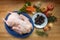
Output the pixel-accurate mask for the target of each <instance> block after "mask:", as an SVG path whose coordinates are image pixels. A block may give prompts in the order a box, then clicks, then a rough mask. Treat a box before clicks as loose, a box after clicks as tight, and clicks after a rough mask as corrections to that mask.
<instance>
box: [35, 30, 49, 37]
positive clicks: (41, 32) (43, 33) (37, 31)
mask: <svg viewBox="0 0 60 40" xmlns="http://www.w3.org/2000/svg"><path fill="white" fill-rule="evenodd" d="M36 34H37V35H39V36H48V34H47V33H46V32H44V31H39V30H36Z"/></svg>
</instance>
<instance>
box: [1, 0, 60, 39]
mask: <svg viewBox="0 0 60 40" xmlns="http://www.w3.org/2000/svg"><path fill="white" fill-rule="evenodd" d="M30 1H31V0H30ZM24 2H25V1H24V0H0V40H60V1H59V0H53V1H52V0H50V1H48V0H47V1H45V0H40V2H41V3H42V4H43V5H47V4H48V3H53V4H54V5H55V8H54V10H53V11H52V13H53V15H55V16H56V17H57V19H58V21H57V22H55V23H53V28H52V30H51V31H49V32H48V34H49V36H48V37H41V36H38V35H37V34H36V33H35V29H34V32H33V33H32V34H31V35H30V36H29V37H27V38H24V39H21V38H16V37H13V36H12V35H10V34H9V33H8V32H7V31H6V29H5V26H4V23H3V20H2V18H5V16H6V15H7V13H8V12H10V11H13V10H19V9H20V8H21V7H22V6H23V4H24ZM31 2H32V1H31ZM35 2H36V0H35V1H34V0H33V2H32V3H35Z"/></svg>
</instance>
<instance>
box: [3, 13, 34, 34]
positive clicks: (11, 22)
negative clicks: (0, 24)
mask: <svg viewBox="0 0 60 40" xmlns="http://www.w3.org/2000/svg"><path fill="white" fill-rule="evenodd" d="M10 13H11V15H9V17H8V19H7V20H5V19H3V21H4V22H6V24H7V25H8V26H9V27H12V29H13V30H14V31H16V32H17V33H19V34H25V33H29V32H30V31H31V29H33V27H32V24H31V23H30V21H29V19H28V18H27V17H25V16H24V15H22V14H20V15H18V14H17V13H16V12H10Z"/></svg>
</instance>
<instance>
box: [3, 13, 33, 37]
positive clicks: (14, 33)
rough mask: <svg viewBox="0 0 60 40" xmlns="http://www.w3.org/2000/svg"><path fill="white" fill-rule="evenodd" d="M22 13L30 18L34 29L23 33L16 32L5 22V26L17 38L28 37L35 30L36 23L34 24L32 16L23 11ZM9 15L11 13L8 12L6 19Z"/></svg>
mask: <svg viewBox="0 0 60 40" xmlns="http://www.w3.org/2000/svg"><path fill="white" fill-rule="evenodd" d="M20 14H23V15H24V16H26V17H27V18H29V21H30V22H31V24H32V26H33V29H32V30H31V32H29V33H26V34H23V35H20V34H18V33H17V32H15V31H14V30H12V29H11V28H10V27H9V26H8V25H7V24H6V23H4V24H5V27H6V30H7V31H8V33H10V34H11V35H13V36H15V37H17V38H25V37H28V36H29V35H30V34H31V33H32V32H33V30H34V24H33V21H32V19H31V17H30V16H29V15H28V14H27V13H25V12H21V13H20ZM9 15H10V13H8V14H7V16H6V18H5V20H7V19H8V16H9Z"/></svg>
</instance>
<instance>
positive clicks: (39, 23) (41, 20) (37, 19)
mask: <svg viewBox="0 0 60 40" xmlns="http://www.w3.org/2000/svg"><path fill="white" fill-rule="evenodd" d="M44 19H45V18H44V17H43V16H42V15H41V16H40V15H37V17H36V18H35V24H37V25H41V24H42V23H44Z"/></svg>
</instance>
